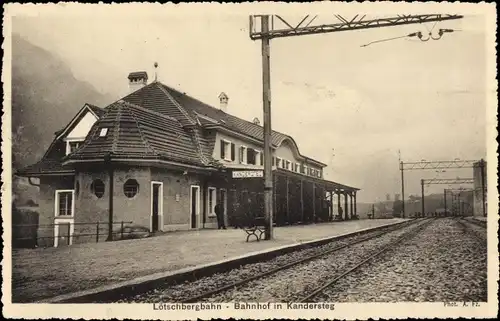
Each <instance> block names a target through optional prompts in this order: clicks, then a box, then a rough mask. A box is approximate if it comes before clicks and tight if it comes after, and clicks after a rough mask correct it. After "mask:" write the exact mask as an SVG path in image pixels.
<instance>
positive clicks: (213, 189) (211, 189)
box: [207, 186, 217, 217]
mask: <svg viewBox="0 0 500 321" xmlns="http://www.w3.org/2000/svg"><path fill="white" fill-rule="evenodd" d="M210 192H213V193H214V198H213V200H212V208H210ZM215 205H217V188H216V187H212V186H209V187H208V188H207V217H216V216H217V215H216V214H215Z"/></svg>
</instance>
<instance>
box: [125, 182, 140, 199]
mask: <svg viewBox="0 0 500 321" xmlns="http://www.w3.org/2000/svg"><path fill="white" fill-rule="evenodd" d="M123 193H124V194H125V196H127V197H128V198H132V197H134V196H135V195H136V194H137V193H139V183H137V181H136V180H135V179H129V180H127V181H126V182H125V184H124V185H123Z"/></svg>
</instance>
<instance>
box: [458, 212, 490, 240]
mask: <svg viewBox="0 0 500 321" xmlns="http://www.w3.org/2000/svg"><path fill="white" fill-rule="evenodd" d="M455 221H456V222H457V223H458V224H459V225H460V227H461V228H462V230H463V231H464V233H469V234H471V235H474V237H475V238H476V239H477V240H478V241H480V242H481V243H483V244H485V243H487V238H486V237H485V235H484V234H483V233H482V232H485V230H486V223H485V224H481V223H480V222H473V221H472V220H465V219H464V218H460V219H455ZM472 226H479V227H481V232H479V231H477V229H474V228H472Z"/></svg>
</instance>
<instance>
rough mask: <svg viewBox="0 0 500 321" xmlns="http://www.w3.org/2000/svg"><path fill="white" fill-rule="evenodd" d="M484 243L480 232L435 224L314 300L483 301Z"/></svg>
mask: <svg viewBox="0 0 500 321" xmlns="http://www.w3.org/2000/svg"><path fill="white" fill-rule="evenodd" d="M468 228H471V229H468ZM472 229H473V230H472ZM473 233H477V234H478V236H479V237H476V236H475V235H474V234H473ZM481 237H484V240H483V239H481ZM485 240H486V229H485V228H482V227H479V226H474V225H472V224H468V225H467V226H466V228H464V226H463V225H461V224H460V222H458V221H457V219H452V218H443V219H439V220H436V221H435V222H433V223H432V224H431V225H429V226H427V227H426V228H425V229H424V230H423V231H421V233H420V234H419V235H418V236H416V237H414V238H412V239H410V240H407V241H406V242H403V243H402V244H400V245H399V246H397V247H395V248H393V249H391V250H389V251H388V252H386V253H384V254H383V255H382V256H380V257H379V258H377V259H375V260H374V261H373V262H372V263H371V264H367V265H365V266H363V267H361V268H360V269H359V270H357V271H356V272H354V273H352V274H350V275H348V276H347V277H345V278H343V279H342V280H340V281H339V282H338V283H336V284H335V285H333V286H331V287H329V288H328V289H325V291H324V292H323V294H322V295H321V296H318V297H316V298H315V301H316V302H323V301H329V302H332V301H333V302H448V301H466V302H470V301H474V302H485V301H486V299H487V282H486V280H487V259H486V258H487V249H486V242H485Z"/></svg>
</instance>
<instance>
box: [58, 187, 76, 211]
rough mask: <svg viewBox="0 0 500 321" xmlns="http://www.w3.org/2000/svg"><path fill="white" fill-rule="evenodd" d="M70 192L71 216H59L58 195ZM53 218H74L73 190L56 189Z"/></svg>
mask: <svg viewBox="0 0 500 321" xmlns="http://www.w3.org/2000/svg"><path fill="white" fill-rule="evenodd" d="M68 192H71V198H72V201H71V215H59V194H61V193H68ZM54 217H55V218H74V217H75V190H74V189H58V190H56V191H55V199H54Z"/></svg>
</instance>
